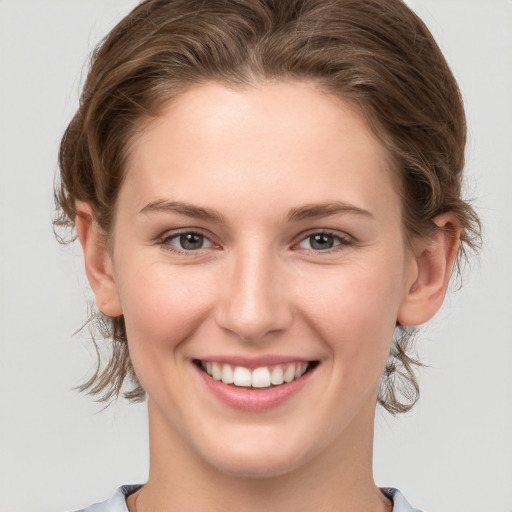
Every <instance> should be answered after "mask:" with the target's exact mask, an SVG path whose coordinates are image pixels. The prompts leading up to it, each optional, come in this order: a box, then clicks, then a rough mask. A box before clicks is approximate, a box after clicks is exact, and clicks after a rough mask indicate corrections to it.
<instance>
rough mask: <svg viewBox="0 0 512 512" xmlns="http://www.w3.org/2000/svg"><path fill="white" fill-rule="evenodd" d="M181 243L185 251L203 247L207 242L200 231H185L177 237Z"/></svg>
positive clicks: (181, 247)
mask: <svg viewBox="0 0 512 512" xmlns="http://www.w3.org/2000/svg"><path fill="white" fill-rule="evenodd" d="M176 239H177V242H178V243H179V246H180V249H184V250H185V251H195V250H197V249H202V248H203V246H204V243H205V237H204V236H203V235H200V234H199V233H183V234H181V235H179V236H177V237H176V238H175V240H176Z"/></svg>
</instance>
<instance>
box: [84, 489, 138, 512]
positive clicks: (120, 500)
mask: <svg viewBox="0 0 512 512" xmlns="http://www.w3.org/2000/svg"><path fill="white" fill-rule="evenodd" d="M139 487H140V485H123V486H121V487H119V488H118V489H117V491H116V492H115V493H114V494H113V496H112V497H111V498H109V499H108V500H106V501H102V502H101V503H95V504H94V505H91V506H89V507H87V508H83V509H81V510H77V512H128V507H127V506H126V498H127V497H128V496H129V495H130V494H132V493H133V492H135V491H136V490H137V489H138V488H139Z"/></svg>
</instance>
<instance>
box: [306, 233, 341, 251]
mask: <svg viewBox="0 0 512 512" xmlns="http://www.w3.org/2000/svg"><path fill="white" fill-rule="evenodd" d="M308 239H309V245H310V246H311V248H312V249H314V250H315V251H324V250H325V249H331V248H332V247H334V244H335V239H334V236H332V235H328V234H326V233H317V234H316V235H311V236H309V237H308Z"/></svg>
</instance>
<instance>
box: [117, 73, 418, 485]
mask: <svg viewBox="0 0 512 512" xmlns="http://www.w3.org/2000/svg"><path fill="white" fill-rule="evenodd" d="M113 240H114V242H113V250H112V253H111V269H112V273H113V282H114V291H115V293H112V297H110V298H109V300H110V304H111V305H112V304H114V306H111V307H112V308H114V309H115V308H118V311H116V312H117V313H122V314H124V316H125V321H126V329H127V334H128V340H129V348H130V354H131V358H132V362H133V365H134V368H135V371H136V373H137V375H138V377H139V379H140V381H141V383H142V385H143V386H144V388H145V389H146V391H147V393H148V397H149V410H150V422H151V421H153V422H154V424H155V425H158V426H157V427H155V429H156V431H157V433H156V434H154V435H155V436H156V437H158V438H164V437H167V438H172V439H174V440H175V441H176V443H179V445H180V446H181V448H180V450H182V451H183V452H186V453H187V454H188V455H189V456H191V457H193V458H195V460H197V461H200V462H201V463H203V464H206V465H208V467H211V468H215V469H216V470H219V471H222V472H225V473H237V474H246V475H249V476H251V475H252V476H254V475H262V474H264V475H271V474H274V475H279V474H284V473H286V472H290V471H293V470H294V469H297V468H299V467H302V466H304V465H307V464H308V463H311V464H312V463H314V462H319V461H322V460H326V459H327V458H328V457H329V456H332V454H335V455H336V456H337V457H338V458H339V457H340V456H342V455H343V453H344V451H346V450H347V449H348V446H354V445H355V444H357V443H358V442H359V441H361V439H362V438H364V439H365V440H367V439H368V438H369V437H370V436H371V431H372V427H371V425H372V422H373V414H374V409H375V402H376V394H377V388H378V383H379V380H380V377H381V374H382V371H383V368H384V366H385V362H386V359H387V356H388V352H389V348H390V343H391V340H392V336H393V332H394V328H395V324H396V321H397V318H398V317H399V315H400V312H401V308H403V307H404V304H405V303H406V302H407V300H408V294H409V291H410V290H411V288H412V287H413V283H414V282H415V279H416V277H417V265H416V260H415V258H414V256H413V255H412V253H411V252H410V251H409V250H408V248H407V247H406V245H405V244H404V236H403V233H402V224H401V203H400V199H399V196H398V194H397V184H396V182H395V179H394V177H393V174H392V172H391V171H390V170H389V169H388V167H387V158H386V153H385V150H384V149H383V148H382V147H381V145H380V144H379V143H378V142H377V140H376V139H375V138H374V136H373V135H372V134H371V132H370V131H369V130H368V128H367V127H366V126H365V124H364V122H363V120H362V119H361V117H360V116H359V115H358V114H356V113H355V112H354V111H353V110H351V109H350V108H349V106H348V105H347V104H345V103H344V102H343V101H341V100H340V99H337V98H334V97H332V96H329V95H326V94H324V93H322V92H320V91H318V90H317V89H315V88H314V86H313V85H310V84H305V83H281V84H274V85H261V86H257V87H252V88H247V89H243V90H231V89H227V88H225V87H223V86H221V85H218V84H207V85H202V86H200V87H199V86H198V87H196V88H193V89H191V90H189V91H188V92H186V93H184V94H183V95H181V96H180V97H179V98H177V99H176V100H174V102H172V103H171V104H169V105H168V106H167V107H166V108H165V109H164V110H163V112H162V114H161V116H160V117H159V118H157V119H156V120H152V121H151V122H149V124H147V125H145V126H144V127H143V129H142V130H141V132H140V134H139V135H138V136H137V138H135V139H134V140H133V142H132V145H131V147H130V158H129V164H128V168H127V176H126V181H125V183H124V184H123V187H122V189H121V191H120V195H119V198H118V204H117V217H116V221H115V226H114V238H113ZM114 295H115V297H114ZM107 302H108V301H107ZM233 380H234V382H233Z"/></svg>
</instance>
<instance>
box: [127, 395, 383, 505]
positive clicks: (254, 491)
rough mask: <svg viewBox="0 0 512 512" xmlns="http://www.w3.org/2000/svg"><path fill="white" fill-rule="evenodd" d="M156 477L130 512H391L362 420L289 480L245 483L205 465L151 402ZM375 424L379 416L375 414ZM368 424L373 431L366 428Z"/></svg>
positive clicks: (151, 476)
mask: <svg viewBox="0 0 512 512" xmlns="http://www.w3.org/2000/svg"><path fill="white" fill-rule="evenodd" d="M148 408H149V425H150V457H151V462H150V474H149V480H148V482H147V483H146V484H145V486H144V488H143V490H142V492H141V494H140V495H139V496H137V505H136V511H135V509H134V507H133V499H132V500H131V501H129V505H130V511H131V512H146V511H148V510H159V511H161V512H171V511H173V512H180V511H184V510H186V511H187V512H204V511H205V510H208V511H209V512H217V511H218V512H221V511H222V512H231V511H239V510H243V511H244V512H260V511H261V510H262V509H264V510H266V511H268V512H277V511H282V510H293V511H294V512H300V511H304V512H306V511H307V512H310V511H311V510H322V512H348V511H350V512H363V511H364V512H369V511H372V512H385V511H391V509H392V506H391V504H390V502H389V500H388V499H387V498H386V497H384V495H383V494H382V493H381V492H380V491H379V489H378V488H377V487H376V486H375V483H374V481H373V476H372V464H371V461H372V449H373V421H371V422H368V421H367V420H366V421H361V422H358V421H356V422H355V424H354V425H351V427H350V429H349V430H350V431H351V432H347V436H346V437H344V439H341V440H339V442H338V443H337V444H336V446H332V445H330V446H329V447H328V448H327V449H326V450H325V453H321V454H319V455H318V456H317V457H315V459H313V460H311V461H310V462H308V464H304V465H302V466H300V467H298V468H295V469H293V470H291V471H289V472H287V473H285V474H279V475H276V476H272V477H256V478H254V477H247V476H240V475H233V474H228V473H226V472H223V471H219V470H218V468H216V467H213V466H212V465H210V464H208V463H207V462H205V461H204V460H203V459H202V458H200V457H199V456H198V454H197V453H195V452H194V451H193V450H191V449H190V447H189V446H188V445H187V443H186V441H184V439H183V438H181V437H179V436H178V435H177V433H176V432H174V431H172V429H169V426H168V424H167V422H166V420H165V418H164V417H163V416H162V415H161V414H160V412H159V410H158V409H157V408H156V406H155V405H154V404H153V403H152V402H151V401H149V403H148ZM371 414H372V417H373V414H374V411H373V409H372V411H371ZM368 425H369V426H368Z"/></svg>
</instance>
